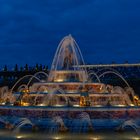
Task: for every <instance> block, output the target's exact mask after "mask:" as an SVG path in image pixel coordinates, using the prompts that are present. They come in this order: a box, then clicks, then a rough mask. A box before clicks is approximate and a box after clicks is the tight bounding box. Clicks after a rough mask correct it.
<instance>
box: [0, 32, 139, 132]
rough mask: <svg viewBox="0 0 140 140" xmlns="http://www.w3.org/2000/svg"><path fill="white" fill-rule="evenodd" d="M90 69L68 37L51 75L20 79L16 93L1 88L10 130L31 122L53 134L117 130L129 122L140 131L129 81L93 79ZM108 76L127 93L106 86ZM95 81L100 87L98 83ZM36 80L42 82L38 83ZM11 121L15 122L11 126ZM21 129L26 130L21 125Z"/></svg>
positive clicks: (2, 109) (0, 109) (0, 108)
mask: <svg viewBox="0 0 140 140" xmlns="http://www.w3.org/2000/svg"><path fill="white" fill-rule="evenodd" d="M84 66H85V63H84V59H83V56H82V53H81V51H80V48H79V46H78V45H77V43H76V41H75V40H74V38H73V37H72V36H71V35H69V36H66V37H64V38H63V39H62V41H61V42H60V44H59V45H58V48H57V51H56V53H55V56H54V59H53V62H52V66H51V69H50V72H49V75H47V74H46V73H44V72H39V73H36V74H35V75H27V76H24V77H23V78H21V79H19V80H18V81H17V83H16V84H15V85H14V86H13V88H12V89H10V90H9V89H8V88H7V87H3V88H1V94H0V101H1V106H0V115H1V117H2V118H3V119H4V120H5V121H8V124H14V121H15V119H17V118H18V119H20V118H23V117H24V118H25V117H26V119H28V121H24V123H25V122H27V123H28V124H32V126H34V125H35V126H37V128H38V129H46V130H47V131H48V132H58V131H70V132H87V131H91V130H94V129H96V128H99V129H100V128H101V129H104V128H114V129H115V128H116V127H118V126H119V125H121V124H122V123H123V122H125V121H126V119H127V120H129V119H133V120H134V121H136V124H137V125H138V124H139V122H140V120H139V117H140V107H139V105H140V101H139V98H138V96H136V95H135V93H134V91H133V89H132V88H131V87H130V86H129V84H128V83H127V81H125V79H124V78H123V77H122V76H121V75H120V74H119V73H118V72H114V71H108V72H105V73H102V74H100V75H98V74H97V73H95V72H93V71H92V72H90V73H89V72H88V71H87V69H86V68H85V67H84ZM108 73H113V74H115V75H117V76H118V77H119V78H122V80H123V81H124V82H125V83H126V86H127V87H126V88H121V87H118V86H115V87H114V86H112V85H105V84H104V83H101V82H100V78H101V77H102V76H103V75H105V74H108ZM39 74H44V75H45V76H46V77H47V78H46V81H44V80H43V81H42V80H41V79H39V77H38V75H39ZM92 76H94V77H96V79H93V80H94V81H98V82H93V81H92ZM27 77H29V82H28V83H27V84H23V85H21V86H19V88H18V91H17V92H15V91H14V88H15V87H16V86H17V85H18V83H19V82H21V80H22V79H24V78H27ZM34 79H36V80H38V82H35V83H32V81H33V80H34ZM8 116H11V119H8V120H7V117H8ZM2 122H4V121H2ZM25 124H26V123H25ZM33 124H34V125H33ZM5 125H6V126H7V123H5ZM12 126H13V127H12ZM19 126H23V125H22V124H21V123H20V125H19ZM9 128H11V129H12V128H14V125H9ZM120 128H121V127H120ZM16 129H17V128H16Z"/></svg>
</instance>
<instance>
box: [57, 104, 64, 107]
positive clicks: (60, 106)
mask: <svg viewBox="0 0 140 140" xmlns="http://www.w3.org/2000/svg"><path fill="white" fill-rule="evenodd" d="M55 106H58V107H61V106H63V105H59V104H56V105H55Z"/></svg>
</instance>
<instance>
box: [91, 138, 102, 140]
mask: <svg viewBox="0 0 140 140" xmlns="http://www.w3.org/2000/svg"><path fill="white" fill-rule="evenodd" d="M90 140H100V138H90Z"/></svg>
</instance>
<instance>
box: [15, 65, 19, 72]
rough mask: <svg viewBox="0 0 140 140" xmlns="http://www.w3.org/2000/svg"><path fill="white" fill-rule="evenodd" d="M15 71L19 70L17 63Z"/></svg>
mask: <svg viewBox="0 0 140 140" xmlns="http://www.w3.org/2000/svg"><path fill="white" fill-rule="evenodd" d="M14 71H16V72H17V71H18V65H17V64H16V65H15V68H14Z"/></svg>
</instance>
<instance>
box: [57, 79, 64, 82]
mask: <svg viewBox="0 0 140 140" xmlns="http://www.w3.org/2000/svg"><path fill="white" fill-rule="evenodd" d="M63 81H64V79H56V80H55V82H63Z"/></svg>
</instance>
